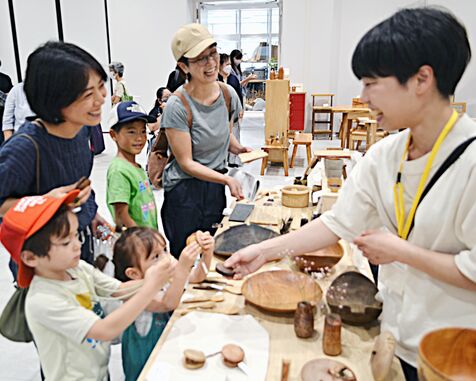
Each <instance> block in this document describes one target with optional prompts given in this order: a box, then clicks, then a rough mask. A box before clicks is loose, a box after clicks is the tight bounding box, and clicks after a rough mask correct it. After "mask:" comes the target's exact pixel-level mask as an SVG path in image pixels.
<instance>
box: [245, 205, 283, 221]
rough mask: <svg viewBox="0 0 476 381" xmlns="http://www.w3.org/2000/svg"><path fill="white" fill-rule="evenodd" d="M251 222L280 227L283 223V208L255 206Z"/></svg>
mask: <svg viewBox="0 0 476 381" xmlns="http://www.w3.org/2000/svg"><path fill="white" fill-rule="evenodd" d="M250 222H251V223H252V224H258V225H275V226H277V225H279V224H280V223H281V208H279V207H277V206H261V205H255V207H254V209H253V212H252V213H251V216H250Z"/></svg>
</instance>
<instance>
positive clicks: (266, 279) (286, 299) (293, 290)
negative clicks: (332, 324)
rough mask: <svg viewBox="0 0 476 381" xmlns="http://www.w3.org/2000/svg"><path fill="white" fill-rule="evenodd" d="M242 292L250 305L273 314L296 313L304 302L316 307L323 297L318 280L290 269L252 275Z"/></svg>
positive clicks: (244, 284)
mask: <svg viewBox="0 0 476 381" xmlns="http://www.w3.org/2000/svg"><path fill="white" fill-rule="evenodd" d="M241 292H242V293H243V296H244V297H245V299H246V301H247V302H249V303H251V304H253V305H255V306H257V307H260V308H262V309H264V310H268V311H272V312H293V311H295V310H296V308H297V304H298V303H299V302H301V301H307V302H310V303H311V304H312V305H316V304H317V303H318V302H319V301H320V300H321V298H322V290H321V288H320V287H319V285H318V284H317V283H316V281H314V280H313V279H312V278H311V277H309V276H307V275H305V274H302V273H298V272H294V271H288V270H278V271H265V272H262V273H258V274H256V275H253V276H252V277H250V278H248V279H247V280H246V281H245V282H244V283H243V286H242V287H241Z"/></svg>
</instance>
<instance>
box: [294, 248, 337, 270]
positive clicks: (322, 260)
mask: <svg viewBox="0 0 476 381" xmlns="http://www.w3.org/2000/svg"><path fill="white" fill-rule="evenodd" d="M343 256H344V248H343V247H342V245H341V244H340V243H336V244H334V245H331V246H328V247H325V248H324V249H321V250H317V251H313V252H312V253H307V254H303V255H299V256H297V257H295V258H294V261H295V262H296V265H297V266H298V267H299V270H301V271H305V272H314V271H319V270H321V269H323V268H325V267H329V268H330V267H332V266H335V265H336V264H337V262H339V261H340V260H341V258H342V257H343Z"/></svg>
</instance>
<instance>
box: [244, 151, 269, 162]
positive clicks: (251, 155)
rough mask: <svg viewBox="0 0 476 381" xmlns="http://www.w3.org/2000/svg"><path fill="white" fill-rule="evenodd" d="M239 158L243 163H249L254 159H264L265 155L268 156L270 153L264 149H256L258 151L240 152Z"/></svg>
mask: <svg viewBox="0 0 476 381" xmlns="http://www.w3.org/2000/svg"><path fill="white" fill-rule="evenodd" d="M238 156H239V158H240V160H241V162H242V163H243V164H245V163H249V162H251V161H254V160H258V159H263V158H265V157H268V154H267V153H266V152H264V151H261V150H256V151H251V152H245V153H240V154H239V155H238Z"/></svg>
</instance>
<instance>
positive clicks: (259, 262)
mask: <svg viewBox="0 0 476 381" xmlns="http://www.w3.org/2000/svg"><path fill="white" fill-rule="evenodd" d="M265 263H266V258H265V256H264V255H263V253H262V252H261V250H259V249H258V248H257V247H256V245H251V246H248V247H245V248H244V249H241V250H239V251H237V252H236V253H235V254H233V255H232V256H231V257H230V258H228V259H227V260H226V261H225V263H224V265H225V267H229V268H232V269H233V271H234V272H235V275H234V279H242V278H243V277H244V276H245V275H248V274H251V273H254V272H255V271H256V270H258V269H259V268H260V267H261V266H263V265H264V264H265Z"/></svg>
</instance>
